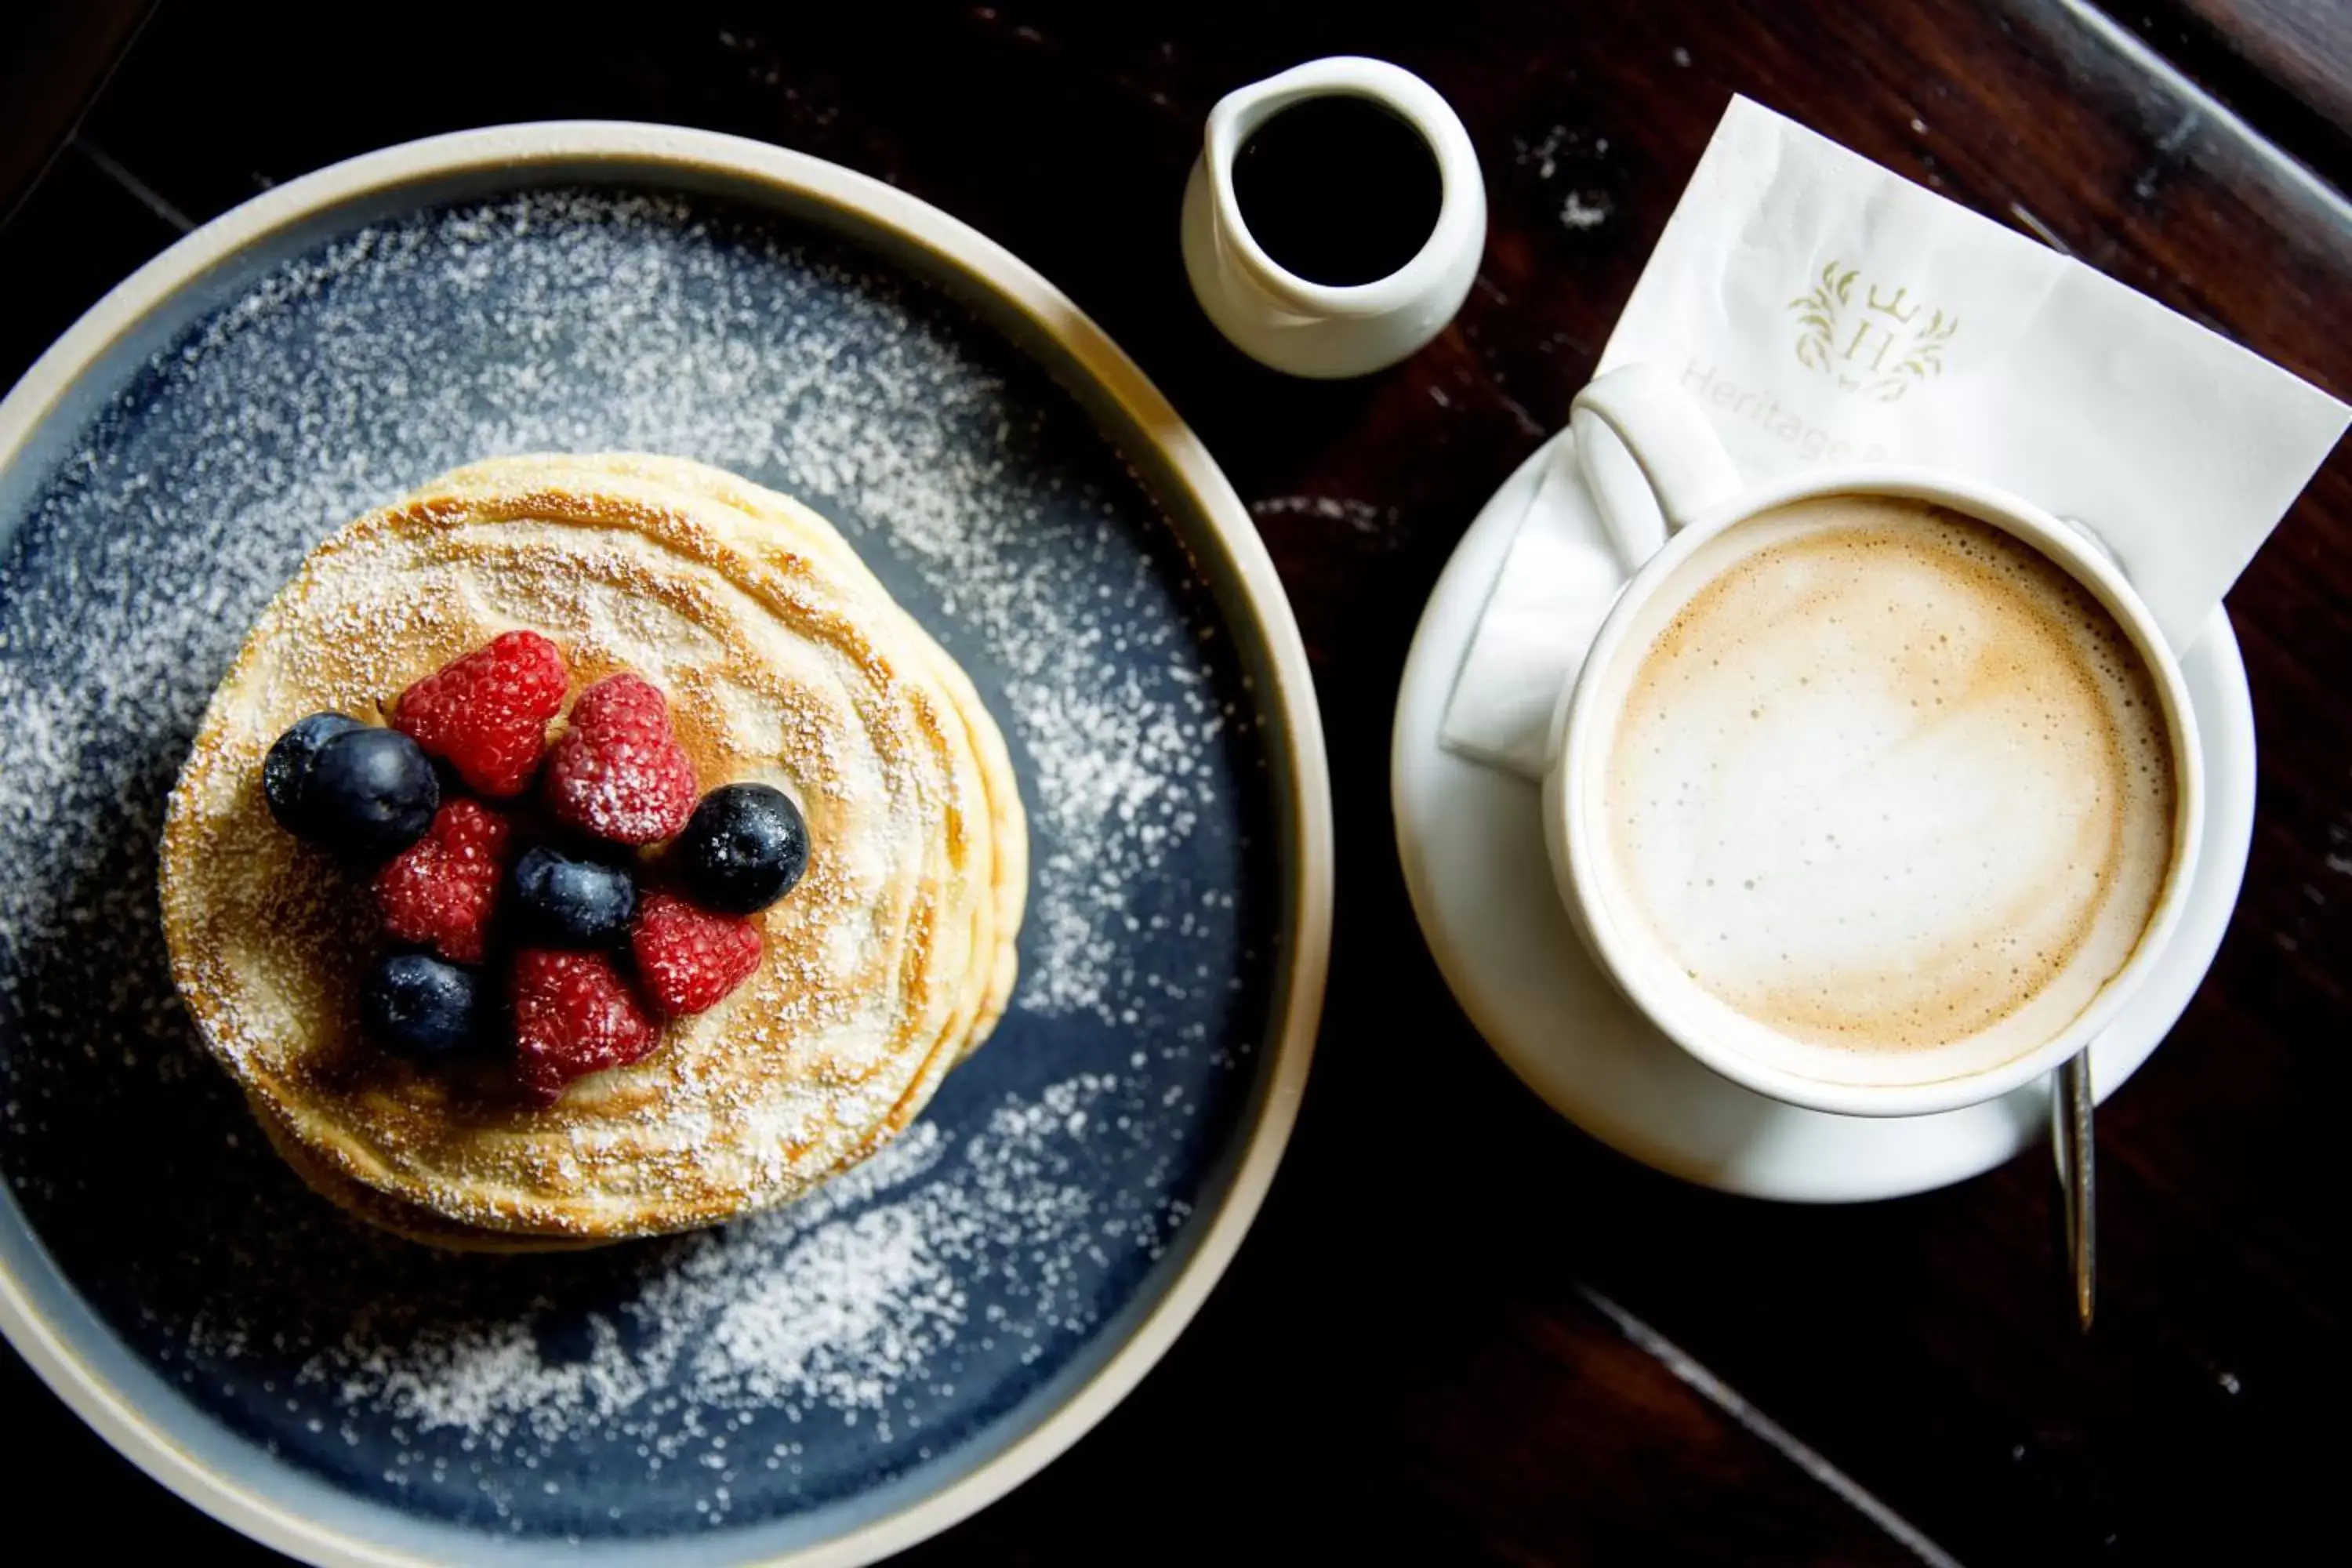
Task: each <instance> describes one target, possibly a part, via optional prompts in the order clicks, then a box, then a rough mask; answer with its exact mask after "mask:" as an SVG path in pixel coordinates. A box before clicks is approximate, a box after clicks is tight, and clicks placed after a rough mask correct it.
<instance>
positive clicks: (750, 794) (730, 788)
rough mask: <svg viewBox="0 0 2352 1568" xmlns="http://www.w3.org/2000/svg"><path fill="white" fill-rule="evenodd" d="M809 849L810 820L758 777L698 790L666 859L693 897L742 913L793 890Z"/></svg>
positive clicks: (715, 907)
mask: <svg viewBox="0 0 2352 1568" xmlns="http://www.w3.org/2000/svg"><path fill="white" fill-rule="evenodd" d="M808 853H809V842H808V824H807V823H806V822H804V821H803V820H802V818H801V808H800V807H799V806H796V805H793V800H792V796H790V795H786V794H785V793H784V792H783V791H782V790H780V789H772V788H770V787H769V786H768V785H766V784H728V785H725V786H723V787H722V788H719V789H715V790H712V791H711V792H710V793H709V795H704V796H703V797H702V804H701V805H698V806H696V807H695V808H694V816H692V817H691V818H689V819H688V822H687V825H686V831H685V832H684V833H682V834H680V835H679V836H678V840H677V847H675V848H674V849H673V851H672V859H673V863H674V864H675V865H676V866H677V875H678V879H679V880H681V881H683V882H684V883H685V884H686V890H687V891H688V892H689V893H691V894H693V895H694V898H695V901H696V902H697V903H699V904H700V905H702V907H703V908H705V909H709V910H719V911H720V912H721V913H723V914H730V915H748V914H752V913H755V912H756V911H758V910H764V909H766V908H767V907H768V906H769V905H770V904H772V903H774V902H775V901H776V900H778V899H781V898H782V897H783V896H784V895H785V894H786V893H789V892H791V891H792V890H793V884H794V883H796V882H798V881H799V880H800V879H801V873H802V872H803V871H805V870H807V869H808Z"/></svg>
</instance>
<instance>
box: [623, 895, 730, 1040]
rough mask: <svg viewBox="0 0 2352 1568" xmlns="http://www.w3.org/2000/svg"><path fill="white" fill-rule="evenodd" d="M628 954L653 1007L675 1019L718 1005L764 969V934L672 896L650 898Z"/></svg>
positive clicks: (640, 911)
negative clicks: (761, 956) (727, 995)
mask: <svg viewBox="0 0 2352 1568" xmlns="http://www.w3.org/2000/svg"><path fill="white" fill-rule="evenodd" d="M629 950H630V951H631V952H634V953H635V955H636V959H637V978H638V979H639V980H641V981H643V982H644V983H645V987H646V990H647V991H648V992H650V993H651V994H652V995H653V999H654V1005H656V1006H657V1007H659V1008H660V1009H661V1010H662V1011H663V1012H664V1013H667V1014H668V1015H669V1016H671V1017H673V1018H675V1017H677V1016H679V1015H680V1014H684V1013H699V1012H701V1011H703V1010H704V1009H705V1008H708V1007H714V1006H716V1005H718V1004H719V998H720V997H722V996H724V995H726V994H728V993H729V992H730V991H732V990H734V989H735V987H737V986H738V985H740V984H743V982H744V981H746V980H748V979H750V978H751V972H752V971H753V970H755V969H757V968H759V967H760V932H759V931H758V929H757V928H756V927H754V926H753V925H752V924H751V921H739V920H735V919H733V918H731V917H730V916H727V915H714V914H712V913H710V912H709V910H698V909H696V908H695V907H694V906H693V905H692V904H689V903H688V902H687V901H686V900H684V899H681V898H678V897H677V896H676V895H675V894H671V893H650V894H647V895H646V900H645V901H644V903H643V904H641V905H640V906H639V907H638V910H637V924H636V929H635V930H634V931H631V932H630V933H629Z"/></svg>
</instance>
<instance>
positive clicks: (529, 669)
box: [392, 632, 572, 796]
mask: <svg viewBox="0 0 2352 1568" xmlns="http://www.w3.org/2000/svg"><path fill="white" fill-rule="evenodd" d="M571 685H572V675H571V672H570V671H569V670H567V669H565V668H563V655H562V654H561V653H559V652H557V651H556V647H555V645H554V644H553V643H551V642H550V641H548V640H547V639H546V638H545V637H541V636H540V635H539V634H538V633H537V632H508V633H505V634H504V635H502V636H500V637H493V638H492V639H491V640H490V641H489V642H488V644H486V645H484V646H483V647H478V648H476V649H475V650H474V651H473V652H471V653H469V654H467V656H466V657H465V658H460V659H455V660H453V661H451V662H450V663H448V664H445V665H443V666H442V667H441V668H439V669H437V670H436V671H434V672H433V673H432V674H431V675H428V676H426V677H425V679H422V680H420V681H418V682H416V684H415V685H414V686H411V687H410V688H409V689H407V690H405V691H404V692H402V693H401V694H400V701H399V703H398V704H397V705H396V707H395V708H394V714H393V721H392V727H393V728H394V729H395V730H398V731H400V732H401V733H403V734H404V735H406V736H408V737H410V738H411V739H412V740H414V741H415V742H416V743H417V744H418V745H420V746H422V747H424V748H425V752H427V753H428V754H430V755H432V756H436V757H439V758H441V759H442V760H443V761H445V762H446V763H449V765H450V766H452V767H454V768H456V769H457V776H458V777H459V778H462V779H464V780H465V781H466V783H467V785H468V786H469V787H470V788H472V789H474V790H476V791H478V793H480V794H482V795H491V796H499V795H514V794H517V793H519V792H520V790H521V789H522V787H523V785H525V784H529V783H530V775H531V772H532V770H533V769H535V768H537V767H538V766H539V756H540V753H541V752H542V751H544V750H546V748H547V721H549V720H550V719H552V718H554V717H555V715H556V713H557V711H558V710H560V709H562V706H563V694H564V692H565V691H566V690H567V689H570V687H571Z"/></svg>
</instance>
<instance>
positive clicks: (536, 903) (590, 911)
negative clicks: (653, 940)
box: [513, 845, 637, 947]
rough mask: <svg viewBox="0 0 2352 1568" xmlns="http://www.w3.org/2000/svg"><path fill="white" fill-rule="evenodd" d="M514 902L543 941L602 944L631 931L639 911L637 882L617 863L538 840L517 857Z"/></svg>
mask: <svg viewBox="0 0 2352 1568" xmlns="http://www.w3.org/2000/svg"><path fill="white" fill-rule="evenodd" d="M513 908H514V910H515V914H516V916H517V917H518V918H519V919H520V921H522V923H523V925H524V927H525V929H526V930H527V931H529V933H530V936H531V937H532V938H533V939H535V940H537V941H539V942H545V943H547V944H549V945H551V946H554V947H602V946H604V945H605V944H607V943H609V942H617V941H619V940H620V939H621V938H623V937H625V936H626V935H627V934H628V931H629V922H630V921H633V920H635V918H636V914H637V885H636V884H635V882H633V881H631V880H630V879H629V874H628V872H627V871H625V870H624V869H623V868H620V867H618V866H608V865H605V864H604V862H602V861H600V860H581V859H574V858H572V857H571V856H569V855H565V854H562V853H560V852H558V851H556V850H553V849H550V848H548V847H546V846H545V845H536V846H533V847H531V848H529V849H526V850H524V851H523V852H522V857H521V858H520V859H518V860H517V861H516V862H515V866H514V905H513Z"/></svg>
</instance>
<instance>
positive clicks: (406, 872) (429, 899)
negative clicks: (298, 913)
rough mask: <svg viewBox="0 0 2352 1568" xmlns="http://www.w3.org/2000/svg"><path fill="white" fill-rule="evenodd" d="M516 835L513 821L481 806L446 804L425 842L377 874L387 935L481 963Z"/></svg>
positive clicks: (459, 802) (461, 960) (378, 901)
mask: <svg viewBox="0 0 2352 1568" xmlns="http://www.w3.org/2000/svg"><path fill="white" fill-rule="evenodd" d="M513 837H514V829H513V828H512V827H511V826H509V825H508V823H507V819H506V818H505V817H503V816H499V814H498V813H497V812H495V811H492V810H491V809H490V808H489V807H488V806H487V805H482V804H481V803H480V802H478V801H472V800H467V799H466V798H464V797H463V796H460V797H459V798H457V799H456V800H453V801H450V802H448V803H447V804H446V805H443V806H442V807H441V809H440V810H439V811H437V812H436V813H435V814H434V816H433V826H431V827H430V828H428V829H426V830H425V837H422V838H420V839H418V840H417V841H416V842H415V843H414V844H412V845H410V846H409V847H407V848H405V849H404V850H402V851H401V852H400V853H399V854H398V855H397V856H395V857H394V858H393V860H392V862H391V863H390V864H389V865H387V866H385V867H384V868H383V870H381V871H379V872H377V873H376V878H375V901H376V907H377V908H378V909H379V910H382V911H383V929H384V931H385V932H386V933H387V934H389V935H390V936H392V937H393V938H394V939H395V940H397V941H400V942H419V943H422V944H424V945H425V946H428V947H430V948H432V950H433V951H434V952H437V953H439V954H440V955H441V956H442V957H444V958H446V959H447V960H449V961H450V962H451V963H480V962H481V961H482V952H483V950H484V948H485V946H486V945H487V942H486V938H487V937H488V932H489V925H490V910H491V907H492V906H493V905H494V904H496V903H497V901H498V896H499V880H500V879H502V878H503V877H504V876H505V874H506V860H507V849H508V846H509V840H511V839H512V838H513Z"/></svg>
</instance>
